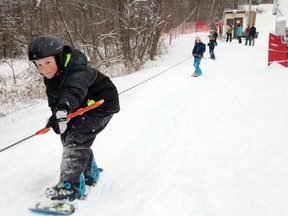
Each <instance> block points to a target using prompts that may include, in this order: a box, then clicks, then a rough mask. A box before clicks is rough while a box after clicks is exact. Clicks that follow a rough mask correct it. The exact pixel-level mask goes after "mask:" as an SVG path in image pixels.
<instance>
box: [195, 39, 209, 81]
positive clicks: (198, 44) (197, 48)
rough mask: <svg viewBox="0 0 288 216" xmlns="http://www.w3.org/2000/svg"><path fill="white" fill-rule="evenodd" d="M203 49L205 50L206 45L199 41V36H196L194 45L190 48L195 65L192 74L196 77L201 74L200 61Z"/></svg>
mask: <svg viewBox="0 0 288 216" xmlns="http://www.w3.org/2000/svg"><path fill="white" fill-rule="evenodd" d="M205 51H206V45H205V44H204V43H202V42H201V39H200V37H196V39H195V45H194V48H193V50H192V55H193V56H194V67H195V72H194V74H193V75H192V76H194V77H198V76H200V75H202V70H201V68H200V63H201V59H202V58H203V55H204V52H205Z"/></svg>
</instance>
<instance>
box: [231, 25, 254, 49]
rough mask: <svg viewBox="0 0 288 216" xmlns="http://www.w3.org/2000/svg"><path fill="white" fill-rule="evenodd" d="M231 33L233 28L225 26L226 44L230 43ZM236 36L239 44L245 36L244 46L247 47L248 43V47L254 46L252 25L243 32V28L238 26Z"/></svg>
mask: <svg viewBox="0 0 288 216" xmlns="http://www.w3.org/2000/svg"><path fill="white" fill-rule="evenodd" d="M232 32H233V26H232V25H231V24H230V25H227V26H226V42H228V41H230V42H231V41H232ZM243 33H244V34H243ZM236 34H237V38H238V42H239V43H242V37H243V36H245V45H248V43H249V46H254V45H255V37H256V28H255V26H254V25H253V24H252V25H251V27H250V26H249V25H248V26H247V28H246V29H245V31H244V32H243V28H242V26H241V24H238V27H237V31H236Z"/></svg>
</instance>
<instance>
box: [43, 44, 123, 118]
mask: <svg viewBox="0 0 288 216" xmlns="http://www.w3.org/2000/svg"><path fill="white" fill-rule="evenodd" d="M64 52H65V54H66V53H71V58H70V61H69V62H68V64H67V66H66V67H64V68H63V69H62V70H61V71H60V72H59V73H58V74H57V75H56V76H54V77H53V78H52V79H47V78H46V77H45V78H44V83H45V86H46V93H47V96H48V103H49V107H50V108H51V110H52V112H53V111H55V110H57V109H65V110H67V111H68V112H69V113H72V112H74V111H76V110H77V109H78V108H80V107H85V106H87V100H88V99H92V100H94V101H97V100H100V99H104V100H105V102H104V104H102V105H101V106H99V107H97V108H96V109H94V110H91V111H89V112H94V113H95V112H96V114H97V113H101V114H104V115H105V114H107V115H108V114H113V113H117V112H119V110H120V106H119V99H118V92H117V89H116V87H115V85H114V84H113V83H112V81H111V80H110V78H109V77H107V76H105V75H104V74H102V73H100V72H99V71H97V70H95V69H93V68H90V67H89V66H88V61H87V58H86V56H85V55H84V53H82V52H81V51H79V50H77V49H71V48H70V47H69V46H64ZM64 56H66V55H64Z"/></svg>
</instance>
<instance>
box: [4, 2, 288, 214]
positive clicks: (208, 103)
mask: <svg viewBox="0 0 288 216" xmlns="http://www.w3.org/2000/svg"><path fill="white" fill-rule="evenodd" d="M262 7H263V8H264V9H266V12H264V13H263V14H259V15H258V16H257V23H256V28H257V30H258V31H259V32H260V34H259V38H258V39H257V40H256V45H255V47H250V46H244V45H243V44H238V43H237V41H236V40H235V41H233V42H232V43H226V42H220V41H219V43H218V44H219V45H218V46H217V47H216V49H215V53H216V58H217V60H216V61H212V60H209V59H208V57H209V55H208V52H206V59H203V61H202V63H201V66H202V70H203V73H204V75H203V76H202V77H199V78H193V77H191V74H192V73H193V70H194V69H193V63H192V61H193V59H192V58H189V56H191V50H192V48H193V45H194V39H195V36H196V35H195V34H192V35H185V36H182V37H180V38H179V39H178V40H176V41H174V42H173V46H172V47H171V49H170V50H169V54H167V55H166V56H163V57H162V58H161V59H159V60H158V61H157V62H155V63H153V64H154V67H149V68H148V67H147V69H146V70H143V71H141V72H137V73H135V74H133V75H130V76H127V77H121V78H116V79H114V80H113V81H114V82H115V84H116V85H117V87H118V88H119V92H123V91H124V90H125V89H128V88H129V87H131V86H133V85H134V84H136V83H140V82H142V81H143V80H145V79H147V78H148V77H151V76H154V75H155V74H158V73H160V72H162V71H164V70H166V69H167V68H170V67H172V66H174V65H176V64H177V63H180V62H182V63H180V64H178V65H177V66H175V67H173V68H172V69H170V70H168V71H167V72H165V73H163V74H161V75H159V76H157V77H155V78H154V79H152V80H150V81H149V82H146V83H144V84H142V85H140V86H138V87H137V88H134V89H132V90H130V91H128V92H125V93H123V94H121V95H120V100H121V108H122V109H121V112H120V113H119V114H117V115H115V116H114V118H113V119H112V121H111V122H110V124H109V125H108V127H107V128H106V129H105V130H104V131H103V132H102V133H101V134H100V135H99V136H98V137H97V138H96V141H95V143H94V146H93V150H94V153H95V156H96V161H97V162H98V164H99V166H101V167H103V168H104V170H105V171H104V172H103V174H102V176H101V179H100V182H99V184H98V185H97V186H96V187H95V188H93V190H91V191H90V193H89V196H88V198H87V200H86V201H77V202H76V205H77V207H78V211H77V212H76V213H75V216H76V215H79V216H80V215H81V216H82V215H97V216H136V215H139V216H140V215H141V216H159V215H165V216H176V215H177V216H179V215H183V216H184V215H185V216H191V215H193V216H232V215H233V216H237V215H239V216H244V215H245V216H260V215H261V216H272V215H273V216H285V215H288V171H287V170H288V169H287V167H288V160H287V158H288V147H287V140H288V131H287V130H288V85H287V83H288V70H287V69H286V68H283V67H281V66H279V65H277V64H273V65H271V66H270V67H267V55H268V50H267V47H268V33H269V31H271V30H273V29H274V17H273V16H272V15H271V6H270V5H268V6H267V5H266V6H265V7H264V6H262ZM197 35H198V36H201V37H202V40H203V41H204V42H206V43H207V42H208V37H207V34H200V33H198V34H197ZM187 58H188V59H187ZM185 59H187V60H186V61H184V60H185ZM49 115H50V111H49V109H48V108H47V102H46V101H43V102H41V103H39V104H37V105H35V106H33V107H30V108H27V109H26V110H23V111H21V112H17V113H14V114H13V115H10V116H9V117H7V118H5V119H1V121H2V122H1V124H0V125H1V127H0V137H1V143H0V148H4V147H5V146H7V145H9V144H12V143H14V142H16V141H18V140H20V139H22V138H25V137H27V136H29V135H31V134H33V133H34V132H35V131H37V130H38V129H41V128H42V127H43V126H44V124H45V121H46V119H47V118H48V117H49ZM4 123H5V124H4ZM61 153H62V147H61V143H60V140H59V137H58V136H57V135H55V134H54V133H53V132H52V131H51V132H49V133H48V134H45V135H39V136H36V137H34V138H31V139H29V140H28V141H26V142H23V143H22V144H19V145H18V146H15V147H13V148H11V149H9V150H7V151H4V152H1V153H0V172H1V178H0V184H1V187H0V215H5V216H8V215H12V216H18V215H21V216H22V215H33V214H32V213H31V212H29V210H28V209H27V208H28V206H29V205H32V204H33V203H35V202H36V201H37V200H38V199H40V198H41V197H43V196H44V191H45V189H46V188H47V187H48V186H51V185H54V184H55V183H57V181H58V177H59V166H60V160H61Z"/></svg>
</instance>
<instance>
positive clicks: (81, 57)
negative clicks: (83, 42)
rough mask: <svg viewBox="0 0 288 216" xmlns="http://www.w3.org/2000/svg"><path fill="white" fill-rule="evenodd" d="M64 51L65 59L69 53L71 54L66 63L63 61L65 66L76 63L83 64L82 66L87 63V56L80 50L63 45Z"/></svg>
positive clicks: (71, 65)
mask: <svg viewBox="0 0 288 216" xmlns="http://www.w3.org/2000/svg"><path fill="white" fill-rule="evenodd" d="M64 52H65V54H66V61H67V59H68V55H69V53H70V54H71V57H70V59H68V62H67V63H66V62H65V64H67V67H73V66H76V65H84V66H87V65H88V59H87V57H86V56H85V54H84V53H83V52H81V51H80V50H78V49H72V48H71V47H69V46H64Z"/></svg>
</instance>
